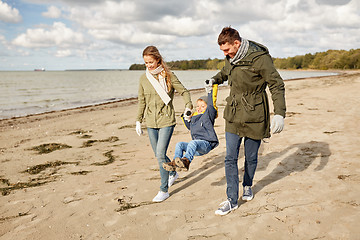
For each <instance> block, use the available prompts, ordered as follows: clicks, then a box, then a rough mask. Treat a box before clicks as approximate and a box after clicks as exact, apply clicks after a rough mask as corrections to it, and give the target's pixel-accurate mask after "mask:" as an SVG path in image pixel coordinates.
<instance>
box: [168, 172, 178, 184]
mask: <svg viewBox="0 0 360 240" xmlns="http://www.w3.org/2000/svg"><path fill="white" fill-rule="evenodd" d="M178 177H179V174H178V173H175V175H174V176H172V175H170V174H169V180H168V186H169V187H171V186H172V185H173V184H174V182H175V180H176V179H178Z"/></svg>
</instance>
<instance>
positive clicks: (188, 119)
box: [184, 108, 192, 122]
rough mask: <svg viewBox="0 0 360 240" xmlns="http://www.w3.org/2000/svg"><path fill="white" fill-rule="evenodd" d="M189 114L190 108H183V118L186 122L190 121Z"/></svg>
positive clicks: (190, 113) (190, 112)
mask: <svg viewBox="0 0 360 240" xmlns="http://www.w3.org/2000/svg"><path fill="white" fill-rule="evenodd" d="M191 115H192V111H191V109H190V108H185V111H184V119H185V120H186V121H188V122H190V119H191Z"/></svg>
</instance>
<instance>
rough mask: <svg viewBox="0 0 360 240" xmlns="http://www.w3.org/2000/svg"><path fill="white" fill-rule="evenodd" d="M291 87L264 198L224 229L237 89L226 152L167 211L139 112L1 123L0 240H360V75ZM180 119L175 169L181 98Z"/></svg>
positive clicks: (89, 112)
mask: <svg viewBox="0 0 360 240" xmlns="http://www.w3.org/2000/svg"><path fill="white" fill-rule="evenodd" d="M285 84H286V103H287V116H286V119H285V129H284V131H283V132H282V133H280V134H276V135H273V136H272V137H271V138H270V139H265V141H264V142H263V143H262V145H261V148H260V154H259V164H258V169H257V171H256V174H255V179H254V186H253V190H254V193H255V197H254V199H253V200H252V201H250V202H242V201H241V200H240V202H239V203H240V206H239V208H238V209H237V210H235V211H234V212H231V213H230V214H228V215H226V216H223V217H220V216H216V215H215V214H214V211H215V210H216V209H217V208H218V205H219V204H220V203H221V202H222V201H224V200H226V193H225V191H226V181H225V170H224V157H225V151H226V149H225V132H224V119H223V118H222V113H223V110H224V104H225V98H226V96H227V94H228V91H229V89H228V87H221V88H220V91H219V97H218V106H219V118H218V119H217V120H216V124H215V129H216V131H217V134H218V137H219V140H220V145H219V146H218V147H217V148H215V149H214V150H213V151H211V152H210V153H209V154H207V155H205V156H201V157H196V158H195V159H194V161H193V162H192V164H191V166H190V170H189V171H188V172H180V173H179V174H180V178H179V179H178V180H177V181H176V182H175V184H174V185H173V186H172V187H171V188H170V189H169V193H170V198H168V199H167V200H166V201H164V202H162V203H152V202H151V200H152V198H153V197H154V196H155V195H156V193H157V192H158V191H159V185H160V175H159V173H158V164H157V160H156V159H155V157H154V154H153V152H152V149H151V146H150V143H149V139H148V136H147V133H146V129H144V135H143V136H141V137H139V136H138V135H137V134H136V132H135V116H136V111H137V100H128V101H122V102H116V103H111V104H103V105H99V106H92V107H85V108H79V109H73V110H66V111H59V112H52V113H46V114H40V115H33V116H28V117H21V118H14V119H8V120H1V121H0V189H1V193H2V194H1V195H0V239H1V240H5V239H6V240H10V239H16V240H25V239H26V240H43V239H44V240H45V239H53V240H60V239H77V240H85V239H172V240H173V239H175V240H176V239H179V240H180V239H192V240H193V239H195V240H198V239H293V240H294V239H360V228H359V222H358V221H360V147H359V145H360V127H359V122H360V97H359V91H360V71H348V72H343V73H342V74H341V75H338V76H329V77H318V78H308V79H298V80H292V81H286V82H285ZM201 95H204V92H203V91H202V90H196V91H192V92H191V97H192V100H193V101H195V100H196V99H197V98H198V97H199V96H201ZM270 105H272V102H271V104H270ZM175 109H176V112H177V122H178V124H177V126H176V127H175V132H174V135H173V137H172V139H171V142H170V146H169V150H168V156H169V157H170V158H172V157H173V153H174V149H175V144H176V142H178V141H189V140H190V134H189V132H188V131H187V130H186V128H185V127H184V126H183V125H182V123H181V119H180V117H179V116H180V114H181V113H182V111H183V101H182V99H181V97H180V96H176V98H175ZM143 127H145V126H143ZM241 150H242V151H241V153H240V158H239V168H240V173H241V176H240V179H242V171H241V170H242V168H243V161H244V154H243V146H241ZM240 191H242V189H240Z"/></svg>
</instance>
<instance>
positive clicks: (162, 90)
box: [146, 65, 171, 105]
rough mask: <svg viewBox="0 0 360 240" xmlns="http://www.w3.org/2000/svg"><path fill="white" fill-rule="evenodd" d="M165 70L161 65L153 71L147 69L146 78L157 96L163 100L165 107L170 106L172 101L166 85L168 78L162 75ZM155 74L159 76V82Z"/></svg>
mask: <svg viewBox="0 0 360 240" xmlns="http://www.w3.org/2000/svg"><path fill="white" fill-rule="evenodd" d="M163 70H164V68H163V67H162V66H161V65H160V66H159V67H157V68H156V69H154V70H152V71H150V70H149V69H148V68H146V77H147V79H148V80H149V82H150V83H151V85H152V86H153V87H154V89H155V91H156V92H157V94H158V95H159V96H160V98H161V100H163V102H164V103H165V105H168V103H169V102H170V101H171V98H170V97H169V95H168V94H167V93H168V92H169V90H168V87H167V84H166V76H163V75H162V71H163ZM153 74H154V75H155V74H157V75H158V77H159V81H158V80H157V79H156V78H155V77H154V76H153Z"/></svg>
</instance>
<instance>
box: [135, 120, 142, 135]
mask: <svg viewBox="0 0 360 240" xmlns="http://www.w3.org/2000/svg"><path fill="white" fill-rule="evenodd" d="M136 133H137V135H139V136H141V134H142V133H143V131H142V130H141V123H140V122H139V121H136Z"/></svg>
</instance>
